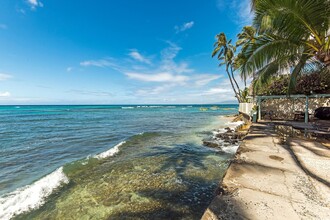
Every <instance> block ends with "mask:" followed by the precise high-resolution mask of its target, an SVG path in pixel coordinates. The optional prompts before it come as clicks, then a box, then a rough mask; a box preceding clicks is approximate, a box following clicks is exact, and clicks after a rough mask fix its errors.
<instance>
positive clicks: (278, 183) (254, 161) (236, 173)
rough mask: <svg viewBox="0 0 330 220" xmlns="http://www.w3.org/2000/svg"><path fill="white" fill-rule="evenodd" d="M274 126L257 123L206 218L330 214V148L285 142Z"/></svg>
mask: <svg viewBox="0 0 330 220" xmlns="http://www.w3.org/2000/svg"><path fill="white" fill-rule="evenodd" d="M274 127H275V126H274V125H272V124H257V123H254V124H252V126H251V128H250V132H249V134H248V135H247V136H246V137H245V138H244V140H243V142H242V143H241V144H240V146H239V148H238V150H237V152H236V154H235V157H234V159H233V160H232V161H231V163H230V165H229V167H228V169H227V170H226V172H225V174H224V176H223V179H222V181H221V182H220V183H219V186H218V190H217V192H216V195H215V197H214V199H213V201H212V202H211V204H210V205H209V206H208V208H207V209H206V210H205V212H204V215H203V216H202V218H201V219H202V220H218V219H219V220H220V219H327V217H329V216H330V205H329V204H330V183H329V182H327V181H326V180H328V179H329V173H328V172H327V169H328V168H327V167H329V165H330V149H329V148H327V147H325V145H324V146H323V145H322V144H320V143H317V142H313V141H307V140H302V139H299V138H291V139H289V143H283V142H282V140H281V138H280V137H279V136H278V134H277V133H276V132H275V128H274ZM315 152H317V154H316V153H315Z"/></svg>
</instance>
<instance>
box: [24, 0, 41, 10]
mask: <svg viewBox="0 0 330 220" xmlns="http://www.w3.org/2000/svg"><path fill="white" fill-rule="evenodd" d="M27 3H28V4H29V5H30V8H31V9H32V10H35V9H36V8H37V7H41V8H42V7H43V6H44V4H43V3H42V2H41V1H39V0H27Z"/></svg>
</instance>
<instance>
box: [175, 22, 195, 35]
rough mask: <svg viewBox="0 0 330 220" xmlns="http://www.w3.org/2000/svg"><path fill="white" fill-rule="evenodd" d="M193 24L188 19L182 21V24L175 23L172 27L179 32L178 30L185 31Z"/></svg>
mask: <svg viewBox="0 0 330 220" xmlns="http://www.w3.org/2000/svg"><path fill="white" fill-rule="evenodd" d="M193 26H194V22H193V21H190V22H186V23H183V24H182V25H176V26H175V27H174V29H175V31H176V33H179V32H183V31H186V30H188V29H190V28H192V27H193Z"/></svg>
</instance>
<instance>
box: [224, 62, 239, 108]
mask: <svg viewBox="0 0 330 220" xmlns="http://www.w3.org/2000/svg"><path fill="white" fill-rule="evenodd" d="M226 72H227V74H228V78H229V80H230V84H231V87H232V88H233V91H234V93H235V97H236V98H237V101H238V102H240V99H239V96H238V94H237V91H236V89H235V86H234V83H233V80H232V79H231V76H230V73H229V70H228V66H226Z"/></svg>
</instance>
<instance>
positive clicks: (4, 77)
mask: <svg viewBox="0 0 330 220" xmlns="http://www.w3.org/2000/svg"><path fill="white" fill-rule="evenodd" d="M12 77H13V76H12V75H9V74H4V73H0V81H5V80H8V79H10V78H12Z"/></svg>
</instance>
